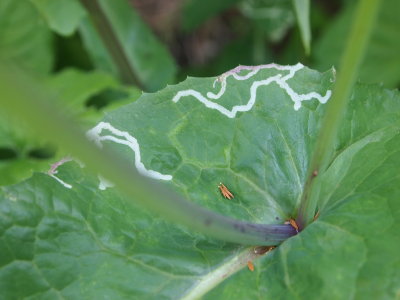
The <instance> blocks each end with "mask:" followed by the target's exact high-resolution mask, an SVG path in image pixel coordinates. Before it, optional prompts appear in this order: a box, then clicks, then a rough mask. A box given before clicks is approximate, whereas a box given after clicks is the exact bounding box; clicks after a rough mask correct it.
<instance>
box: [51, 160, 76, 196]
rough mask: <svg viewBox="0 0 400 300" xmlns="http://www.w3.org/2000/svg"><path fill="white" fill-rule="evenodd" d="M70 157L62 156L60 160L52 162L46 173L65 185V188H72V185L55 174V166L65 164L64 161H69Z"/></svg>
mask: <svg viewBox="0 0 400 300" xmlns="http://www.w3.org/2000/svg"><path fill="white" fill-rule="evenodd" d="M71 160H72V158H70V157H64V158H63V159H61V160H60V161H58V162H56V163H54V164H52V165H51V167H50V169H49V170H48V171H47V174H48V175H49V176H50V177H52V178H54V179H55V180H57V181H58V182H59V183H61V184H62V185H63V186H64V187H66V188H67V189H72V185H70V184H69V183H66V182H65V181H64V180H62V179H60V178H58V177H57V176H56V175H55V174H57V172H58V171H57V168H58V167H59V166H61V165H63V164H65V163H66V162H69V161H71Z"/></svg>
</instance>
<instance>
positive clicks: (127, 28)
mask: <svg viewBox="0 0 400 300" xmlns="http://www.w3.org/2000/svg"><path fill="white" fill-rule="evenodd" d="M98 4H99V9H100V12H99V11H90V14H91V17H92V19H96V18H97V19H101V20H102V22H103V23H102V24H103V25H104V24H106V25H105V26H102V27H99V28H98V30H99V31H96V29H95V27H93V24H92V23H91V22H90V19H89V18H86V19H85V20H84V22H83V23H82V24H81V26H80V33H81V34H82V37H83V42H84V45H85V47H86V49H87V51H88V53H89V55H90V56H91V58H92V60H93V63H94V65H95V66H96V67H97V68H99V69H102V70H104V71H106V72H110V73H112V74H114V75H119V76H120V77H121V70H120V69H118V68H121V66H123V67H124V68H127V69H128V71H129V72H130V73H132V74H134V76H136V77H137V79H138V81H139V84H140V85H142V86H143V88H144V89H145V90H147V91H155V90H159V89H160V88H162V87H165V85H166V84H167V83H171V82H172V81H173V79H174V75H175V72H176V65H175V62H174V60H173V58H172V56H171V55H170V53H169V52H168V50H167V49H166V48H165V46H164V45H162V44H161V43H160V42H159V41H158V40H157V38H156V37H155V36H154V35H153V33H152V32H151V31H150V29H149V28H148V27H147V25H146V24H145V23H144V22H143V21H142V20H141V18H140V16H139V15H138V14H137V12H136V11H135V10H134V8H133V7H132V6H131V5H129V3H128V2H127V1H125V0H117V1H102V0H99V1H98ZM103 17H104V18H103ZM105 27H107V28H108V27H109V29H110V32H108V31H107V32H106V31H105V30H104V28H105ZM110 34H111V35H112V39H111V38H110ZM104 42H106V43H107V44H108V47H112V49H114V50H112V52H109V50H107V48H106V47H105V46H104ZM113 43H115V44H113ZM109 49H111V48H109ZM120 60H121V61H120ZM116 61H120V62H119V63H117V64H115V63H116ZM160 66H162V68H161V67H160ZM125 81H126V79H125ZM131 81H132V80H131ZM130 83H132V82H130Z"/></svg>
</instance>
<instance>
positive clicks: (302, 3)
mask: <svg viewBox="0 0 400 300" xmlns="http://www.w3.org/2000/svg"><path fill="white" fill-rule="evenodd" d="M292 2H293V7H294V11H295V13H296V18H297V25H298V26H299V29H300V33H301V40H302V42H303V46H304V49H305V52H306V54H307V55H309V54H310V44H311V29H310V0H292Z"/></svg>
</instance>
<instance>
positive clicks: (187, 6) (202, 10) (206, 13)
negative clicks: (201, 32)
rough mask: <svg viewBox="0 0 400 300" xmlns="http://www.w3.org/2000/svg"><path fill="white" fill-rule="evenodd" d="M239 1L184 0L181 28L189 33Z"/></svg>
mask: <svg viewBox="0 0 400 300" xmlns="http://www.w3.org/2000/svg"><path fill="white" fill-rule="evenodd" d="M238 2H239V0H219V1H214V0H185V1H184V6H183V11H182V25H181V26H182V28H183V30H184V31H186V32H189V31H193V30H195V29H196V28H197V27H199V26H200V25H201V24H202V23H204V22H205V21H207V20H208V19H210V18H212V17H213V16H215V15H216V14H218V13H219V12H221V11H223V10H225V9H227V8H229V7H231V6H232V5H234V4H236V3H238Z"/></svg>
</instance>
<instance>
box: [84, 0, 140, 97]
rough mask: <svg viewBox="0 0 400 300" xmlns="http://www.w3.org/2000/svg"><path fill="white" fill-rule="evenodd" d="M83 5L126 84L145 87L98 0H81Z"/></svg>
mask: <svg viewBox="0 0 400 300" xmlns="http://www.w3.org/2000/svg"><path fill="white" fill-rule="evenodd" d="M80 1H81V3H82V5H83V6H84V7H85V8H86V10H87V11H88V12H89V15H90V18H91V19H92V22H93V25H94V27H95V28H96V30H97V32H98V33H99V36H100V38H101V39H102V41H103V44H104V46H105V47H106V49H107V51H108V52H109V54H110V56H111V58H112V59H113V61H114V63H115V65H116V66H117V69H118V71H119V74H120V76H121V80H122V81H123V82H124V83H126V84H133V85H136V86H137V87H139V88H140V89H143V84H142V83H141V82H140V80H139V78H138V76H136V74H135V70H134V68H133V67H132V65H131V63H130V62H129V59H128V57H127V55H126V53H125V51H124V48H123V46H122V45H121V43H120V41H119V40H118V37H117V36H116V35H115V32H114V30H113V28H112V26H111V24H110V22H109V20H108V18H107V16H106V14H105V13H104V12H103V9H102V7H101V5H100V3H99V2H98V0H80Z"/></svg>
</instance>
